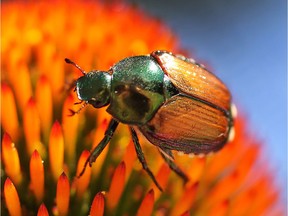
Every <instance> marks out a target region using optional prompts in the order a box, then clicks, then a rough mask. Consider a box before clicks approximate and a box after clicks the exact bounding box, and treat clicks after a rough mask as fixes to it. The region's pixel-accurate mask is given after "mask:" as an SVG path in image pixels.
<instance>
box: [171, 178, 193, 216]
mask: <svg viewBox="0 0 288 216" xmlns="http://www.w3.org/2000/svg"><path fill="white" fill-rule="evenodd" d="M197 189H198V183H194V184H193V185H191V186H190V187H188V188H187V189H186V190H185V191H184V193H183V194H182V197H180V199H179V200H178V202H177V203H176V204H175V205H174V208H173V210H172V213H171V215H179V213H180V214H181V213H184V212H186V211H188V210H189V209H190V208H191V206H192V205H193V203H194V202H195V198H196V194H197Z"/></svg>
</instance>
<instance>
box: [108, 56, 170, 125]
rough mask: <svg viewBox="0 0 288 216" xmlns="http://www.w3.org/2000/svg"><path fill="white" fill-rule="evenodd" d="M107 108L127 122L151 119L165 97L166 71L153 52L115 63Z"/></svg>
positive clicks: (133, 122)
mask: <svg viewBox="0 0 288 216" xmlns="http://www.w3.org/2000/svg"><path fill="white" fill-rule="evenodd" d="M112 71H113V74H112V82H111V92H110V105H109V107H108V109H107V112H108V113H110V114H111V115H112V116H113V117H114V118H115V119H117V120H118V121H120V122H122V123H126V124H135V125H142V124H145V123H146V122H147V121H149V120H150V119H151V118H152V117H153V115H154V114H155V112H156V111H157V110H158V108H159V107H160V106H161V105H162V104H163V102H164V101H165V95H167V93H166V92H165V91H166V90H164V88H165V83H164V72H163V70H162V69H161V67H160V66H159V65H158V63H157V62H156V61H155V60H154V58H153V57H151V56H135V57H130V58H126V59H124V60H122V61H120V62H119V63H117V64H116V65H114V66H113V67H112Z"/></svg>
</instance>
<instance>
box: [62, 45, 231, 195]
mask: <svg viewBox="0 0 288 216" xmlns="http://www.w3.org/2000/svg"><path fill="white" fill-rule="evenodd" d="M65 61H66V63H69V64H72V65H74V66H75V67H77V68H78V69H79V70H80V71H81V72H82V74H83V76H81V77H80V78H78V79H77V80H76V82H75V91H76V93H77V96H78V98H79V100H80V101H81V102H83V103H84V104H83V105H82V108H83V107H84V106H86V105H87V104H90V105H92V106H93V107H95V108H100V107H104V106H108V108H107V109H106V111H107V112H108V113H109V114H110V115H111V116H112V119H111V121H110V123H109V125H108V128H107V130H106V132H105V135H104V138H103V139H102V140H101V142H100V143H99V144H98V145H97V146H96V147H95V148H94V149H93V150H92V152H91V154H90V156H89V158H88V159H87V161H86V163H85V165H84V168H83V170H82V172H81V174H80V176H81V175H82V174H83V173H84V170H85V168H86V166H87V165H88V164H89V166H91V165H92V163H93V162H95V161H96V159H97V157H98V156H99V155H100V154H101V152H102V151H103V149H104V148H105V147H106V145H107V144H108V142H109V141H110V140H111V138H112V136H113V133H114V131H115V130H116V128H117V126H118V124H119V123H124V124H127V125H128V126H129V128H130V132H131V135H132V140H133V143H134V146H135V150H136V153H137V157H138V159H139V161H140V162H141V164H142V166H143V169H144V170H145V171H146V172H147V173H148V175H149V176H150V177H151V179H152V180H153V182H154V183H155V184H156V186H157V187H158V188H159V189H160V190H161V191H162V188H161V186H160V185H159V183H158V182H157V180H156V178H155V177H154V175H153V173H152V172H151V170H150V169H149V167H148V166H147V163H146V160H145V157H144V154H143V152H142V149H141V146H140V144H139V140H138V137H137V134H136V130H135V129H137V130H138V131H140V132H141V133H142V134H143V135H144V136H145V137H146V138H147V139H148V141H150V142H151V143H152V144H153V145H155V146H157V147H158V149H159V151H160V154H161V155H162V157H163V158H164V160H165V162H166V163H167V164H168V165H169V167H170V168H171V169H172V170H173V171H174V172H175V173H176V174H178V175H179V176H180V177H182V178H183V179H184V180H185V181H187V180H188V177H187V176H186V174H185V173H184V172H183V171H182V170H181V169H180V168H179V167H178V166H177V165H176V164H175V163H174V161H173V159H174V158H173V154H172V150H176V151H179V152H183V153H185V154H190V153H193V154H207V153H210V152H215V151H217V150H219V149H221V148H222V147H223V146H224V145H225V143H226V142H227V141H228V140H229V137H231V134H232V132H231V131H232V128H233V115H232V111H231V110H232V108H231V107H232V106H231V95H230V92H229V90H228V88H227V87H226V86H225V85H224V83H223V82H222V81H221V80H220V79H218V78H217V77H216V76H215V75H214V74H212V73H211V72H209V71H208V70H207V69H206V68H205V67H204V66H202V65H200V64H197V63H196V62H195V61H194V60H193V59H189V58H186V57H184V56H182V55H174V54H173V53H171V52H167V51H161V50H157V51H154V52H152V53H151V54H149V55H140V56H133V57H128V58H125V59H123V60H121V61H119V62H118V63H116V64H115V65H114V66H112V67H111V68H110V69H109V70H108V71H98V70H92V71H90V72H89V73H86V72H85V71H84V70H83V69H81V68H80V67H79V66H78V65H77V64H76V63H74V62H73V61H71V60H69V59H67V58H66V59H65ZM80 110H81V108H80ZM80 110H78V112H79V111H80ZM78 112H74V114H75V113H78ZM138 131H137V132H138Z"/></svg>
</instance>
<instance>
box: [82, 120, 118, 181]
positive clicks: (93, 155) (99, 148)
mask: <svg viewBox="0 0 288 216" xmlns="http://www.w3.org/2000/svg"><path fill="white" fill-rule="evenodd" d="M118 124H119V122H118V121H116V120H115V119H111V121H110V122H109V125H108V128H107V130H106V131H105V135H104V137H103V139H102V140H101V142H100V143H99V144H98V145H97V146H96V147H95V148H94V149H93V150H92V152H91V154H90V155H89V157H88V158H87V160H86V161H85V164H84V167H83V170H82V171H81V173H80V174H79V176H78V177H81V176H82V175H83V174H84V172H85V169H86V167H87V165H88V163H89V166H90V167H91V165H92V163H94V162H95V161H96V159H97V158H98V156H99V155H100V154H101V152H102V151H103V150H104V148H105V147H106V146H107V144H108V143H109V141H110V140H111V138H112V137H113V134H114V132H115V130H116V128H117V126H118Z"/></svg>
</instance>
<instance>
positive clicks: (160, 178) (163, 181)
mask: <svg viewBox="0 0 288 216" xmlns="http://www.w3.org/2000/svg"><path fill="white" fill-rule="evenodd" d="M170 173H171V170H170V168H169V166H168V165H167V164H166V163H163V164H162V166H161V167H160V169H159V171H158V173H157V175H156V176H155V178H156V180H157V182H158V183H159V184H160V186H161V187H162V189H163V190H165V188H166V186H167V183H168V179H169V174H170ZM151 184H152V188H153V189H154V191H155V200H158V198H159V197H160V195H161V194H162V192H161V191H160V190H159V189H158V188H157V187H156V185H155V183H154V182H151Z"/></svg>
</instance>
